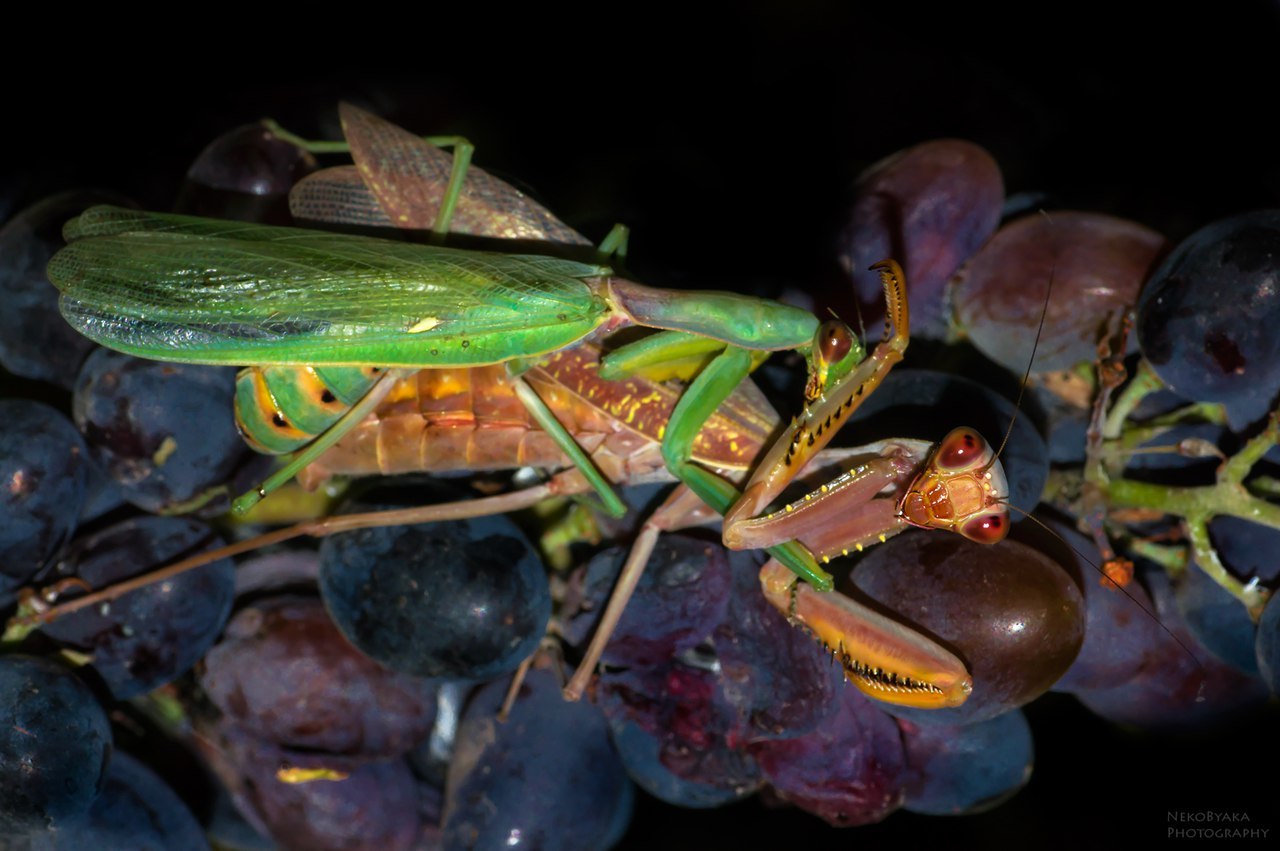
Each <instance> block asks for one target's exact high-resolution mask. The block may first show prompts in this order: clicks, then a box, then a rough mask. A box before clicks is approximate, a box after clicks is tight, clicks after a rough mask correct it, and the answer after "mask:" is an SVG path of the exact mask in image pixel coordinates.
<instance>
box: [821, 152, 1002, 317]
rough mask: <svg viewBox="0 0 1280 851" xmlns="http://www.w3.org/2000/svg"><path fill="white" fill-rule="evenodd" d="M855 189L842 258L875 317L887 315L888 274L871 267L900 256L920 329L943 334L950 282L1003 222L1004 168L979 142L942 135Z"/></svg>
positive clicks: (870, 173) (870, 174)
mask: <svg viewBox="0 0 1280 851" xmlns="http://www.w3.org/2000/svg"><path fill="white" fill-rule="evenodd" d="M855 192H856V199H855V201H854V205H853V214H852V216H851V220H850V222H849V224H848V226H847V227H846V228H845V232H844V238H843V243H844V244H843V246H842V247H841V252H840V260H841V262H842V263H843V264H844V267H845V269H846V270H847V271H848V272H849V274H850V275H851V276H852V277H853V281H854V289H855V291H856V292H857V295H858V299H859V301H861V302H862V304H863V305H865V306H866V307H867V308H868V309H869V310H868V313H869V314H870V315H871V316H873V317H875V319H873V320H872V321H875V320H876V319H878V318H879V317H880V316H883V315H884V295H883V289H882V287H881V285H880V277H879V275H877V274H876V273H874V272H870V271H868V267H869V266H870V265H871V264H872V263H877V262H879V261H881V260H884V259H885V258H888V257H892V258H895V259H897V260H898V262H899V263H901V264H902V268H903V271H904V272H905V273H906V277H907V291H908V294H909V296H910V301H911V324H912V332H913V333H917V332H923V333H925V334H929V333H930V332H931V331H936V329H934V327H933V326H935V325H936V324H938V320H939V318H940V317H941V316H942V312H943V301H942V293H943V288H944V286H945V285H946V283H947V281H948V280H949V279H950V278H951V275H952V274H953V273H954V272H955V271H956V269H958V268H959V267H960V265H961V264H962V263H964V261H965V260H967V259H968V258H969V257H970V256H971V255H972V254H973V253H974V252H975V251H977V250H978V247H979V246H980V245H982V243H984V242H986V240H987V237H989V236H991V234H992V233H994V232H995V229H996V225H997V224H998V223H999V221H1000V209H1001V205H1002V204H1003V203H1004V181H1003V179H1002V178H1001V176H1000V167H999V166H998V165H996V161H995V160H994V159H992V157H991V155H990V154H988V153H987V152H986V151H985V150H983V149H982V148H980V147H978V146H977V145H975V144H973V143H972V142H966V141H964V140H961V139H938V140H935V141H930V142H924V143H921V144H919V145H916V146H914V147H912V148H907V149H906V150H903V151H899V152H898V153H896V154H893V155H892V156H889V157H887V158H886V159H883V160H881V161H880V162H878V163H876V164H875V165H873V166H871V167H870V168H869V169H867V170H866V171H865V172H864V173H863V174H862V176H861V177H860V178H859V179H858V186H857V189H856V190H855Z"/></svg>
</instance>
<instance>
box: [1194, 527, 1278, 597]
mask: <svg viewBox="0 0 1280 851" xmlns="http://www.w3.org/2000/svg"><path fill="white" fill-rule="evenodd" d="M1209 538H1210V540H1212V542H1213V547H1214V549H1216V550H1217V551H1218V557H1219V558H1221V559H1222V561H1223V563H1225V564H1226V565H1227V568H1228V569H1229V570H1230V571H1231V573H1232V575H1234V576H1235V577H1237V578H1240V579H1244V580H1246V581H1247V580H1250V579H1254V578H1256V579H1257V580H1258V581H1259V582H1261V583H1262V584H1263V585H1266V586H1267V587H1269V588H1274V587H1275V585H1276V580H1277V579H1280V530H1278V529H1273V528H1271V527H1270V526H1264V525H1263V524H1261V523H1254V522H1253V521H1251V520H1245V519H1244V518H1242V517H1215V518H1213V519H1212V520H1210V521H1209Z"/></svg>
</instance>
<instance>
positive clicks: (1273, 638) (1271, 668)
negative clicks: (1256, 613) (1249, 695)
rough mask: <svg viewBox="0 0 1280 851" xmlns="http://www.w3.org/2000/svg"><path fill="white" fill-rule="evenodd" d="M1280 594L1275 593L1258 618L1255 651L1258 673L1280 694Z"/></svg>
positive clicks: (1274, 691) (1273, 690)
mask: <svg viewBox="0 0 1280 851" xmlns="http://www.w3.org/2000/svg"><path fill="white" fill-rule="evenodd" d="M1277 600H1280V594H1273V595H1272V596H1271V599H1270V600H1268V601H1267V605H1266V606H1265V607H1264V608H1263V610H1262V617H1260V618H1258V634H1257V637H1256V638H1255V642H1254V652H1255V653H1256V654H1257V657H1258V673H1259V675H1260V676H1261V677H1262V679H1263V680H1264V681H1265V682H1266V684H1267V685H1268V686H1270V687H1271V693H1272V694H1276V695H1280V603H1277V602H1276V601H1277Z"/></svg>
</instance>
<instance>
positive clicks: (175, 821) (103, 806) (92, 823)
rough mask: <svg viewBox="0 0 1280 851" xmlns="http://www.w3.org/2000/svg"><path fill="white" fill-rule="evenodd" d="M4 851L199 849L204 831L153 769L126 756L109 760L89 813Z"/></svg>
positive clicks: (204, 845)
mask: <svg viewBox="0 0 1280 851" xmlns="http://www.w3.org/2000/svg"><path fill="white" fill-rule="evenodd" d="M4 847H5V849H6V851H80V849H88V848H92V849H94V851H171V850H172V849H179V848H180V849H183V851H188V849H189V851H201V849H205V850H206V851H207V849H208V848H209V843H208V842H207V841H206V840H205V837H204V831H203V830H201V828H200V824H199V823H198V822H197V821H196V820H195V817H194V816H192V815H191V811H190V810H189V809H187V805H186V804H184V803H183V802H182V800H181V799H180V798H179V797H178V796H177V795H176V794H174V792H173V790H172V789H170V788H169V786H168V785H167V784H166V783H165V782H164V781H163V780H161V779H160V778H159V777H157V776H156V775H155V774H154V773H153V772H152V771H151V769H149V768H147V767H146V766H145V765H143V764H142V763H140V762H138V761H137V760H136V759H134V758H133V757H131V756H129V755H128V754H127V753H122V752H117V753H115V754H114V755H113V756H112V757H111V768H110V770H109V771H108V773H107V779H106V783H104V784H103V787H102V793H101V794H99V795H98V797H97V799H95V800H94V802H93V804H92V805H91V806H90V807H89V811H88V812H87V813H85V814H84V816H82V817H80V818H78V819H72V820H68V821H67V822H66V823H65V824H60V825H59V826H58V828H57V830H52V831H49V832H48V833H44V834H37V835H35V836H33V837H31V839H30V840H29V841H28V842H27V843H26V844H23V843H22V842H21V841H19V842H17V843H15V844H9V845H5V846H4Z"/></svg>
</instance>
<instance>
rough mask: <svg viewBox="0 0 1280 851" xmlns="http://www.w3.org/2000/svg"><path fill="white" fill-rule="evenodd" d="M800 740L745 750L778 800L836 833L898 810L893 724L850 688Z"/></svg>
mask: <svg viewBox="0 0 1280 851" xmlns="http://www.w3.org/2000/svg"><path fill="white" fill-rule="evenodd" d="M837 702H838V704H839V708H838V710H837V711H836V713H835V715H833V716H832V717H831V718H828V719H827V720H826V721H825V722H824V723H823V724H822V726H820V727H819V728H818V729H817V730H815V731H813V732H811V733H807V734H806V735H804V736H799V737H796V738H787V739H774V740H770V741H763V742H759V743H757V744H755V745H753V746H751V747H750V748H749V751H750V753H751V755H752V756H754V757H755V758H756V762H757V763H759V765H760V770H761V771H762V772H763V774H764V778H765V779H766V780H767V781H768V782H769V784H770V785H771V786H772V787H773V789H774V791H776V792H777V793H778V794H779V795H780V796H781V797H782V798H784V799H785V800H788V801H791V802H792V803H793V804H795V805H796V806H798V807H800V808H801V809H803V810H806V811H807V812H811V813H813V814H814V815H816V816H819V817H821V818H822V819H824V820H825V821H827V822H828V823H829V824H832V825H835V826H836V827H852V826H853V825H859V824H870V823H872V822H877V821H880V820H882V819H883V818H885V817H886V816H888V815H889V814H890V813H892V812H893V811H894V810H896V809H897V808H898V807H899V806H900V805H901V804H902V798H903V784H904V782H905V775H904V763H905V754H904V751H903V747H902V739H901V737H900V736H899V735H898V728H897V725H896V724H895V723H894V720H893V719H892V718H891V717H889V716H888V715H887V714H885V712H884V710H883V709H881V708H880V707H879V706H878V705H877V704H875V703H874V702H873V701H871V700H868V699H867V698H865V697H863V696H862V693H861V692H859V691H858V690H857V689H856V688H854V687H853V686H847V687H845V688H844V689H843V690H842V691H841V693H840V695H839V697H838V698H837Z"/></svg>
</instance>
